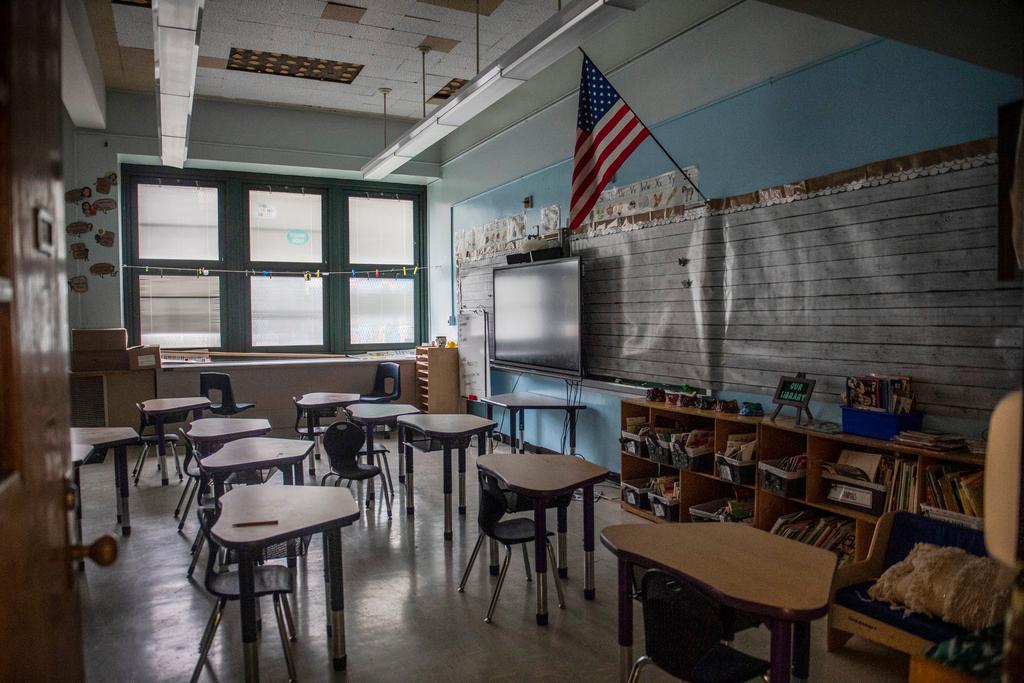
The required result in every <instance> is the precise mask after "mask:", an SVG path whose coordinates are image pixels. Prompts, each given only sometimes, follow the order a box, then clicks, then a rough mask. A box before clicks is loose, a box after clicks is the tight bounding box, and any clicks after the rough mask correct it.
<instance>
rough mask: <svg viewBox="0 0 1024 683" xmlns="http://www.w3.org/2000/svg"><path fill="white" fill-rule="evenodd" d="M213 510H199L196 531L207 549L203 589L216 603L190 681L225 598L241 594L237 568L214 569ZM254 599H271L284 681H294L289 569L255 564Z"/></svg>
mask: <svg viewBox="0 0 1024 683" xmlns="http://www.w3.org/2000/svg"><path fill="white" fill-rule="evenodd" d="M217 514H218V513H217V512H216V511H215V510H213V509H202V510H199V515H198V516H199V530H200V533H201V534H202V536H203V538H204V540H205V542H206V544H207V545H208V546H209V552H208V554H207V558H206V577H205V581H204V583H205V585H206V591H207V592H208V593H209V594H210V595H212V596H213V597H215V598H217V604H216V605H214V607H213V612H211V613H210V619H209V621H207V623H206V628H205V629H204V631H203V637H202V640H200V642H199V661H198V662H196V668H195V669H194V670H193V671H192V678H191V681H192V683H195V682H196V681H197V680H199V674H200V673H201V672H202V670H203V665H204V664H206V656H207V654H208V653H209V652H210V645H211V644H212V643H213V637H214V636H215V635H216V634H217V627H218V626H220V622H221V618H222V617H223V615H224V608H225V607H226V606H227V603H228V601H229V600H238V599H239V598H240V596H241V591H240V590H239V586H238V584H239V579H238V572H237V571H218V568H217V555H218V554H219V553H220V546H219V545H217V542H216V541H214V540H213V536H212V535H211V534H210V528H211V527H212V526H213V524H214V522H215V521H216V516H217ZM254 578H255V581H254V583H255V586H256V599H257V600H259V599H260V598H262V597H265V596H267V595H269V596H271V597H272V598H273V600H274V615H275V616H276V617H277V630H278V633H279V634H280V636H281V647H282V649H284V661H285V664H286V665H287V666H288V680H290V681H294V680H295V679H296V674H295V661H294V659H293V655H292V646H291V643H292V641H295V640H296V635H295V622H294V620H293V619H292V611H291V607H290V606H289V604H288V594H289V593H291V592H292V577H291V572H290V571H289V570H288V568H287V567H283V566H281V565H276V564H264V565H257V566H256V567H255V577H254Z"/></svg>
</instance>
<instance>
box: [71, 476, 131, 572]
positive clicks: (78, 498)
mask: <svg viewBox="0 0 1024 683" xmlns="http://www.w3.org/2000/svg"><path fill="white" fill-rule="evenodd" d="M71 477H72V483H73V485H74V487H75V543H78V544H79V545H85V543H84V542H83V541H82V465H81V463H74V464H73V465H72V466H71ZM117 502H118V509H120V507H121V505H120V504H121V499H120V497H118V499H117ZM78 571H80V572H81V571H85V560H79V561H78Z"/></svg>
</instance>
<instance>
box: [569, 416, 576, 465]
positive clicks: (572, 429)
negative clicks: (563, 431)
mask: <svg viewBox="0 0 1024 683" xmlns="http://www.w3.org/2000/svg"><path fill="white" fill-rule="evenodd" d="M569 455H576V411H575V410H570V411H569Z"/></svg>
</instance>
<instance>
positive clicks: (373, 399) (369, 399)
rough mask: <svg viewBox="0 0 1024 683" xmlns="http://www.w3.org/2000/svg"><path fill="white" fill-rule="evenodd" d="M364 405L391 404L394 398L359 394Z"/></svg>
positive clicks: (384, 395)
mask: <svg viewBox="0 0 1024 683" xmlns="http://www.w3.org/2000/svg"><path fill="white" fill-rule="evenodd" d="M359 401H360V402H362V403H391V401H392V398H391V397H390V396H388V395H386V394H359Z"/></svg>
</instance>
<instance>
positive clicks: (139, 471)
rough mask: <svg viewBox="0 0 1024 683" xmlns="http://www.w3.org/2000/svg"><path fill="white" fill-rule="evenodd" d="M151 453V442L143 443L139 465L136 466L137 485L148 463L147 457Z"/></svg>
mask: <svg viewBox="0 0 1024 683" xmlns="http://www.w3.org/2000/svg"><path fill="white" fill-rule="evenodd" d="M148 455H149V444H148V443H146V444H142V453H140V454H139V466H138V467H136V468H135V485H136V486H138V485H139V477H141V476H142V469H143V467H145V465H146V457H147V456H148Z"/></svg>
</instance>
